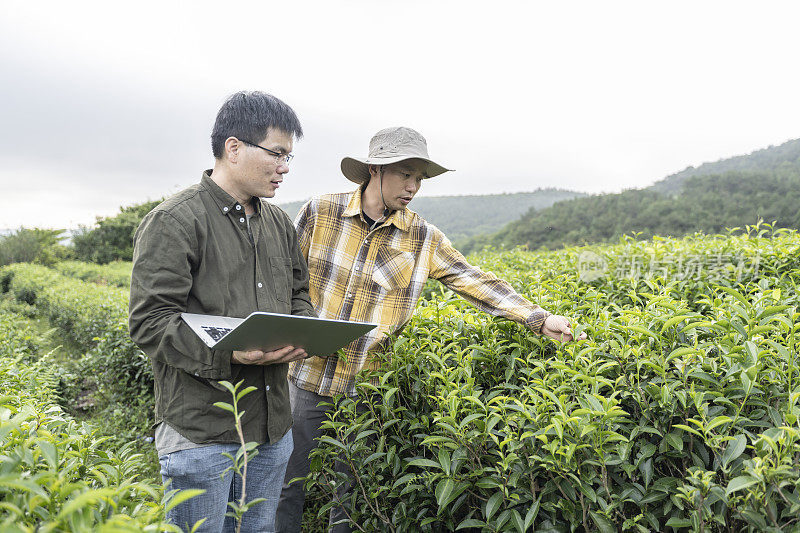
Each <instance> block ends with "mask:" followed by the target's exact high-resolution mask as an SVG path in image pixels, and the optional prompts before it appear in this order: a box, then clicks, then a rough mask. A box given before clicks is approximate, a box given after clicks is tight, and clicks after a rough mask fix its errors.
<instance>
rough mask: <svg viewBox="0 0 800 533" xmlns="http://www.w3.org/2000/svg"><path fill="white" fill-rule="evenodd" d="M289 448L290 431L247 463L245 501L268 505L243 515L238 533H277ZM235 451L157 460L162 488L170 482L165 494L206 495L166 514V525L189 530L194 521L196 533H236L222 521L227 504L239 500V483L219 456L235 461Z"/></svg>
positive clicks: (224, 447) (222, 447) (216, 449)
mask: <svg viewBox="0 0 800 533" xmlns="http://www.w3.org/2000/svg"><path fill="white" fill-rule="evenodd" d="M292 448H293V442H292V432H291V430H289V432H288V433H286V435H284V436H283V437H282V438H281V439H280V440H279V441H278V442H276V443H275V444H262V445H260V446H258V448H256V449H257V450H258V455H256V456H255V457H252V458H250V460H249V461H248V464H247V495H246V497H247V500H248V501H250V500H254V499H256V498H265V499H266V501H265V502H261V503H257V504H256V505H254V506H253V507H251V508H250V509H249V510H248V511H247V512H246V513H245V514H244V517H243V518H242V531H247V532H250V531H264V532H273V531H275V510H276V508H277V507H278V498H279V497H280V495H281V486H282V484H283V478H284V475H285V474H286V464H287V463H288V462H289V457H290V456H291V454H292ZM238 450H239V445H238V444H214V445H211V446H203V447H201V448H192V449H190V450H181V451H177V452H173V453H168V454H166V455H163V456H161V457H159V462H160V463H161V477H162V479H163V480H164V482H165V483H167V482H168V481H169V482H170V485H169V487H168V488H167V490H171V489H181V490H183V489H204V490H205V491H206V492H205V493H204V494H201V495H199V496H195V497H194V498H190V499H189V500H187V501H185V502H183V503H181V504H179V505H177V506H175V507H174V508H173V509H172V510H170V511H169V513H167V520H168V521H169V522H171V523H173V524H176V525H177V526H179V527H180V528H182V529H184V530H189V529H191V528H192V526H193V525H194V524H195V523H196V522H197V521H198V520H202V519H203V518H205V519H206V520H205V522H203V525H202V526H201V527H200V528H199V529H198V531H203V532H206V531H207V532H214V533H217V532H220V531H226V532H227V531H235V529H236V522H235V520H234V519H233V518H230V517H226V516H225V513H227V512H228V511H229V508H228V502H229V501H236V502H238V501H239V499H240V498H241V497H242V479H241V477H239V476H238V475H236V474H234V472H233V470H228V471H227V472H226V471H225V469H226V468H228V467H229V466H231V460H230V459H228V458H227V457H225V456H224V455H222V453H223V452H227V453H229V454H231V455H232V456H234V457H235V456H236V452H237V451H238Z"/></svg>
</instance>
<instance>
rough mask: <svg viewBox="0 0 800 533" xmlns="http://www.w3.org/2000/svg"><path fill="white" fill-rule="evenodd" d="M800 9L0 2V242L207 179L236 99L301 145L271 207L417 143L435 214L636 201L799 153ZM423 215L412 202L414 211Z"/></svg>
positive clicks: (331, 185)
mask: <svg viewBox="0 0 800 533" xmlns="http://www.w3.org/2000/svg"><path fill="white" fill-rule="evenodd" d="M798 21H800V2H796V1H786V2H770V1H764V2H752V1H749V2H736V1H730V0H726V1H718V2H717V1H697V0H693V1H690V2H683V1H670V2H644V1H641V0H636V1H627V2H622V1H620V2H615V1H605V2H597V1H581V2H578V1H563V2H553V1H547V2H534V1H528V2H515V1H504V0H495V1H493V2H483V1H482V2H477V1H471V0H458V1H435V0H428V1H415V0H403V1H379V0H364V1H338V2H337V1H332V0H327V1H320V2H316V1H314V2H303V1H294V2H269V1H259V2H248V1H241V0H240V1H237V2H225V3H223V2H214V3H212V2H208V3H206V2H189V1H185V2H168V1H163V0H162V1H159V2H149V1H141V0H137V1H136V2H125V3H120V2H109V1H98V2H81V1H76V0H71V1H41V0H40V1H36V2H32V1H30V0H26V1H16V0H2V2H0V91H2V98H0V228H14V227H19V226H20V225H25V226H28V227H30V226H39V227H76V226H77V225H78V224H90V223H92V222H93V221H94V219H95V216H98V215H102V216H108V215H112V214H114V213H115V212H117V211H118V209H119V207H120V206H121V205H130V204H134V203H139V202H143V201H145V200H148V199H155V198H159V197H162V196H164V195H168V194H171V193H174V192H176V191H178V190H180V189H181V188H183V187H186V186H188V185H190V184H192V183H194V182H196V181H198V180H199V178H200V174H201V172H202V170H203V169H205V168H210V167H211V166H212V165H213V157H212V156H211V149H210V142H209V135H210V131H211V127H212V125H213V120H214V117H215V115H216V112H217V109H218V108H219V106H220V104H221V103H222V101H223V100H224V99H225V97H226V96H227V95H229V94H230V93H232V92H235V91H237V90H240V89H248V90H252V89H259V90H263V91H267V92H270V93H272V94H274V95H276V96H278V97H279V98H281V99H283V100H284V101H286V102H287V103H288V104H289V105H291V106H292V107H293V108H294V109H295V111H296V112H297V114H298V115H299V117H300V120H301V122H302V124H303V128H304V130H305V133H306V135H305V138H304V139H303V140H302V141H300V142H299V143H297V144H296V145H295V154H296V156H297V157H296V158H295V160H293V162H292V168H291V172H290V173H289V174H288V175H287V177H286V180H285V181H284V184H283V186H282V187H281V188H280V189H279V191H278V195H277V196H276V198H275V201H276V202H278V203H280V202H285V201H293V200H301V199H305V198H308V197H310V196H311V195H313V194H319V193H324V192H334V191H342V190H348V189H350V188H351V185H350V182H348V181H347V180H346V179H345V178H344V177H343V176H342V175H341V173H340V171H339V161H340V160H341V158H342V156H344V155H355V156H365V155H366V151H367V145H368V142H369V139H370V137H371V136H372V135H373V133H375V132H376V131H377V130H379V129H381V128H383V127H386V126H392V125H405V126H410V127H413V128H415V129H417V130H419V131H420V132H421V133H422V134H423V135H424V136H425V137H426V138H427V139H428V146H429V149H430V152H431V155H432V157H433V158H434V159H435V160H437V161H438V162H440V163H441V164H443V165H445V166H448V167H450V168H454V169H456V172H454V173H448V174H445V175H443V176H441V177H437V178H435V179H433V180H430V181H426V182H425V184H424V187H423V189H422V192H421V193H420V194H423V195H445V194H486V193H500V192H516V191H531V190H535V189H537V188H539V187H562V188H567V189H574V190H579V191H586V192H592V193H594V192H612V191H620V190H622V189H626V188H633V187H645V186H647V185H650V184H652V183H653V182H655V181H657V180H659V179H661V178H663V177H665V176H666V175H668V174H671V173H674V172H677V171H679V170H682V169H684V168H685V167H687V166H688V165H695V166H696V165H698V164H700V163H702V162H705V161H714V160H718V159H721V158H726V157H730V156H733V155H739V154H743V153H748V152H751V151H753V150H756V149H759V148H764V147H766V146H768V145H777V144H780V143H782V142H784V141H786V140H789V139H793V138H797V137H800V99H799V98H798V95H799V94H800V68H798V51H800V31H798V29H797V28H798ZM412 208H413V204H412Z"/></svg>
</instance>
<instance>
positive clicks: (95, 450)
mask: <svg viewBox="0 0 800 533" xmlns="http://www.w3.org/2000/svg"><path fill="white" fill-rule="evenodd" d="M24 323H25V320H24V318H23V317H19V316H14V315H12V314H9V313H6V312H0V328H2V332H0V334H1V335H2V339H3V342H2V343H0V391H2V395H0V502H2V503H0V530H2V531H20V532H23V531H88V530H94V529H96V528H101V527H102V528H103V529H104V530H107V531H112V530H113V531H123V530H124V531H163V530H171V531H176V529H175V528H173V527H172V526H169V525H167V524H165V523H164V522H163V520H164V507H163V505H162V503H161V502H162V499H163V491H162V488H161V484H160V482H156V481H154V480H152V479H143V478H142V476H141V473H142V472H143V471H145V470H146V465H145V464H144V463H143V460H142V458H141V456H140V455H138V454H135V453H132V448H131V446H130V445H127V446H123V447H122V448H120V449H113V448H112V447H109V446H107V440H108V439H107V438H106V437H100V436H98V435H97V434H96V431H95V430H94V429H93V428H91V427H90V426H88V425H86V424H78V423H77V422H75V421H74V420H72V419H71V418H70V417H69V416H68V415H66V414H65V413H64V412H63V411H62V410H61V409H60V408H59V407H58V406H57V405H55V404H54V401H55V399H56V396H57V395H56V393H55V389H54V387H55V384H56V383H57V381H58V379H57V377H56V376H54V374H53V372H52V369H51V367H49V365H48V364H46V363H43V362H41V361H40V362H36V363H32V364H29V365H28V364H23V363H21V362H20V360H21V359H22V358H23V356H27V355H29V354H28V353H27V350H28V349H29V348H30V347H31V346H32V345H33V344H35V342H34V341H31V339H30V338H29V336H28V335H29V333H30V330H28V329H27V328H25V327H24ZM8 324H12V325H13V324H18V325H20V326H22V327H21V328H20V329H21V330H25V333H24V334H23V335H19V334H15V333H14V332H13V330H9V329H4V328H5V326H6V325H8ZM14 336H16V338H17V339H21V340H22V342H21V344H20V343H15V342H12V341H9V338H11V337H14Z"/></svg>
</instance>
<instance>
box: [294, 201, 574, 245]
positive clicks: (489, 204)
mask: <svg viewBox="0 0 800 533" xmlns="http://www.w3.org/2000/svg"><path fill="white" fill-rule="evenodd" d="M583 196H586V194H585V193H580V192H574V191H565V190H562V189H539V190H536V191H534V192H520V193H507V194H485V195H475V196H469V195H467V196H421V197H417V198H414V200H413V201H412V202H411V205H410V208H411V209H412V210H414V211H416V212H417V213H419V214H420V215H421V216H422V217H423V218H424V219H425V220H427V221H428V222H430V223H431V224H433V225H435V226H436V227H438V228H439V229H441V230H442V231H443V232H444V233H445V234H446V235H447V236H448V237H449V238H450V240H452V241H454V242H457V241H461V240H464V239H467V238H469V237H472V236H475V235H482V234H487V233H492V232H495V231H497V230H499V229H500V228H502V227H503V226H504V225H505V224H508V223H509V222H511V221H512V220H516V219H518V218H519V217H520V216H522V215H523V214H525V213H527V212H529V211H531V210H533V211H535V210H537V209H544V208H546V207H549V206H551V205H553V204H554V203H556V202H559V201H562V200H568V199H571V198H579V197H583ZM304 204H305V201H302V202H288V203H285V204H278V206H279V207H280V208H281V209H283V210H284V211H286V213H287V214H288V215H289V216H290V217H291V218H292V219H293V220H294V217H295V216H296V215H297V213H298V212H299V211H300V208H301V207H302V206H303V205H304Z"/></svg>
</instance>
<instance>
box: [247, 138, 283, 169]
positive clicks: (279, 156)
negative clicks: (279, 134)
mask: <svg viewBox="0 0 800 533" xmlns="http://www.w3.org/2000/svg"><path fill="white" fill-rule="evenodd" d="M239 140H240V141H242V142H243V143H245V144H249V145H250V146H255V147H256V148H261V149H262V150H264V151H266V152H267V153H269V154H270V155H274V156H275V163H276V164H278V165H286V166H289V161H291V160H292V158H293V157H294V155H293V154H282V153H280V152H276V151H275V150H270V149H269V148H264V147H263V146H260V145H258V144H256V143H251V142H250V141H245V140H244V139H239Z"/></svg>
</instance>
